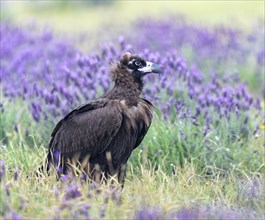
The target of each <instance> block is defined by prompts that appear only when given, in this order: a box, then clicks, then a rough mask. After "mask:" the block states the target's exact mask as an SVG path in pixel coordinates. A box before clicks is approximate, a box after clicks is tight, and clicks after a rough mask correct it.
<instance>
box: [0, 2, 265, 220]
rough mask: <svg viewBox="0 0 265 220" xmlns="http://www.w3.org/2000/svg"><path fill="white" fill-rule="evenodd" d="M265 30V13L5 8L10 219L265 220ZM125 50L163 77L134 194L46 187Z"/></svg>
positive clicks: (89, 186)
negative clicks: (64, 140)
mask: <svg viewBox="0 0 265 220" xmlns="http://www.w3.org/2000/svg"><path fill="white" fill-rule="evenodd" d="M103 14H104V16H103ZM253 15H255V16H253ZM263 21H264V2H263V1H254V2H253V1H242V2H239V1H231V2H228V1H216V2H211V1H166V2H165V3H163V4H162V3H161V2H159V1H154V2H147V1H143V2H142V1H126V2H121V1H113V2H111V3H108V4H106V2H104V1H103V2H100V3H95V2H93V1H88V2H84V1H83V2H81V1H80V2H77V3H74V2H71V1H69V2H64V1H58V2H56V3H48V2H45V1H40V2H39V3H32V2H26V1H25V2H17V1H10V2H9V3H6V2H4V1H3V2H1V27H0V34H1V40H0V42H1V54H0V62H1V63H0V67H1V78H0V83H1V100H0V101H1V102H0V112H1V121H0V134H1V137H0V219H13V220H19V219H138V220H144V219H176V220H184V219H196V220H197V219H265V212H264V210H265V190H264V189H265V176H264V173H265V172H264V171H265V167H264V161H265V160H264V159H265V156H264V155H265V148H264V147H265V135H264V134H265V118H264V111H265V106H264V101H265V100H264V98H265V87H264V83H265V79H264V66H265V60H264V59H265V58H264V57H265V51H264V25H263ZM126 51H130V52H132V53H136V54H139V55H140V56H142V57H144V58H145V59H146V60H149V61H152V62H155V63H158V64H159V65H160V66H161V68H162V69H163V74H161V75H160V76H148V77H146V78H145V89H144V91H143V97H145V98H146V99H148V100H150V101H151V102H152V103H153V104H154V106H155V117H154V120H153V123H152V125H151V127H150V129H149V131H148V133H147V135H146V137H145V138H144V141H143V142H142V143H141V145H140V146H139V147H138V148H137V149H136V150H134V152H133V153H132V155H131V157H130V159H129V161H128V164H127V177H126V181H125V186H124V188H123V189H122V190H121V188H120V186H119V184H118V183H117V184H114V185H113V184H110V182H108V183H106V184H103V185H101V186H97V185H96V184H94V183H91V182H87V180H85V179H83V178H82V177H81V176H72V175H70V174H69V175H62V176H61V177H60V179H59V180H58V179H56V177H55V175H47V173H43V174H40V175H39V176H36V175H35V172H37V171H38V168H39V167H40V166H41V164H42V163H43V161H44V160H45V156H46V153H47V147H48V143H49V140H50V134H51V131H52V129H53V127H54V126H55V124H56V123H57V122H58V120H60V118H62V117H63V116H64V115H66V114H67V112H69V111H71V110H72V109H73V108H75V107H77V106H78V105H80V104H83V103H86V102H87V101H88V100H92V99H95V98H96V97H99V96H100V95H101V94H102V93H103V92H104V91H106V90H107V89H108V88H109V87H111V86H112V83H111V82H110V79H109V75H108V71H109V69H110V65H111V63H113V62H116V61H117V60H119V58H120V57H121V56H122V54H123V53H124V52H126Z"/></svg>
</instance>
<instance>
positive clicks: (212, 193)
mask: <svg viewBox="0 0 265 220" xmlns="http://www.w3.org/2000/svg"><path fill="white" fill-rule="evenodd" d="M26 152H27V153H29V152H30V153H31V155H34V156H36V157H37V158H38V154H37V153H36V152H35V151H33V150H29V151H28V150H27V151H26ZM28 159H29V160H28V162H29V163H30V165H29V167H31V168H33V167H36V166H38V161H36V160H31V158H28ZM21 163H22V162H21ZM184 167H185V168H184V169H182V170H179V169H178V170H177V172H176V174H171V175H168V174H166V173H164V172H163V170H162V169H161V168H160V167H157V168H156V169H154V168H152V167H147V166H146V167H145V166H140V167H139V170H136V169H135V167H134V166H132V164H129V169H128V177H127V180H126V183H125V188H124V189H123V192H122V195H121V198H120V200H119V199H118V200H117V199H112V197H114V196H115V194H113V188H110V187H109V185H102V186H101V187H100V188H98V189H97V190H95V189H93V187H88V184H87V183H83V182H81V181H80V180H77V181H72V182H71V181H67V182H63V181H56V180H55V178H54V177H53V176H46V175H45V176H43V177H42V178H36V177H34V176H28V175H27V169H26V168H22V169H19V177H18V180H14V178H13V173H14V171H13V170H14V169H13V166H12V165H11V164H7V165H6V168H7V170H8V172H7V173H6V175H7V176H6V178H5V179H4V180H3V182H2V183H1V197H0V198H1V199H0V202H1V204H2V205H1V209H0V215H3V214H4V213H11V212H14V213H17V214H19V215H20V216H23V218H25V219H27V218H32V217H34V218H41V219H54V218H57V219H58V218H84V216H83V215H82V213H80V210H82V207H83V206H84V205H89V206H90V209H89V215H90V216H91V218H93V219H94V218H97V219H100V212H102V209H103V208H104V209H105V211H104V212H105V215H106V219H132V218H133V217H134V215H135V212H136V210H140V209H141V208H142V207H159V208H161V209H162V212H163V213H165V216H166V215H168V213H172V212H176V211H177V210H179V209H181V208H182V207H194V206H195V205H200V206H202V207H203V206H206V205H212V206H221V207H223V208H226V209H231V207H234V209H246V210H247V209H251V210H254V211H255V212H256V215H257V216H261V215H262V214H263V210H264V205H265V203H264V200H263V197H264V191H262V188H261V189H256V190H261V192H259V194H258V195H257V196H256V197H255V198H248V197H246V195H245V191H244V190H246V189H244V186H245V185H243V184H250V185H251V183H252V179H253V178H254V177H255V174H252V175H246V176H244V178H241V179H238V178H236V177H235V176H234V175H233V173H229V174H228V175H227V177H226V178H221V177H220V176H221V174H222V171H220V170H216V171H215V177H214V178H210V179H205V176H204V175H203V174H200V173H197V172H196V169H195V167H194V166H193V165H192V164H189V163H187V162H185V164H184ZM258 181H260V182H259V184H263V183H264V180H263V178H259V179H258ZM71 184H73V185H77V186H78V190H79V191H80V193H81V194H82V195H81V196H80V197H77V198H75V199H70V200H67V201H66V200H65V195H66V193H67V189H68V187H69V185H71ZM5 186H9V189H8V191H9V192H8V193H7V190H6V188H5ZM242 189H243V191H242ZM240 190H241V191H240ZM88 195H89V196H88ZM106 200H107V201H106ZM7 210H8V211H7ZM6 217H7V218H8V216H6Z"/></svg>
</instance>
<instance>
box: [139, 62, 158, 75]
mask: <svg viewBox="0 0 265 220" xmlns="http://www.w3.org/2000/svg"><path fill="white" fill-rule="evenodd" d="M138 70H139V71H141V72H142V73H161V69H160V67H159V66H158V65H157V64H155V63H151V62H148V61H147V62H146V66H145V67H143V68H140V69H138Z"/></svg>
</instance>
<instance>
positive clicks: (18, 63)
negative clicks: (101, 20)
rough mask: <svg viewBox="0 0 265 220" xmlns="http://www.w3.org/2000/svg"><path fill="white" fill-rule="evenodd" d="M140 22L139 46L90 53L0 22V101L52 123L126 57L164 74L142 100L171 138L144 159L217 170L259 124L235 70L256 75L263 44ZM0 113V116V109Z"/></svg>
mask: <svg viewBox="0 0 265 220" xmlns="http://www.w3.org/2000/svg"><path fill="white" fill-rule="evenodd" d="M146 22H147V23H145V22H142V21H141V25H139V23H136V24H135V26H134V28H135V30H138V32H139V31H141V32H142V33H143V38H141V39H140V40H137V41H135V40H134V38H133V35H131V37H129V36H128V34H127V35H126V33H124V36H127V40H126V37H119V39H118V42H117V43H114V44H110V45H108V46H103V47H102V48H101V49H100V50H98V51H96V52H93V53H92V52H91V53H89V54H84V53H82V52H81V51H78V50H77V49H75V48H74V46H72V45H71V44H69V43H66V42H67V41H66V40H65V39H63V40H62V39H60V38H57V37H55V36H54V35H53V34H52V32H51V31H47V30H44V31H41V32H40V31H39V30H38V29H37V28H36V27H34V26H31V27H26V28H19V27H16V26H14V25H12V24H10V23H3V24H2V25H1V30H0V32H1V45H3V47H2V48H1V50H2V51H3V53H1V57H0V59H1V64H0V65H1V79H0V80H1V84H2V85H3V86H2V90H3V95H4V97H5V99H9V100H10V101H12V100H15V99H23V100H25V103H27V105H28V108H29V110H30V111H31V114H32V117H33V119H34V120H35V122H37V123H43V122H44V121H46V122H48V123H49V124H50V125H51V124H54V123H55V122H56V120H57V119H58V118H59V117H62V116H64V115H65V114H67V113H68V112H69V111H70V110H71V109H73V108H74V107H76V106H77V105H79V104H81V103H85V102H86V101H88V100H91V99H93V98H95V97H96V96H98V95H100V94H102V93H103V92H104V91H106V90H107V89H108V88H109V87H110V86H111V83H110V79H109V75H108V71H109V66H110V64H111V63H113V62H115V61H116V60H118V59H119V56H120V55H121V54H123V53H124V52H125V51H128V50H129V51H131V52H134V53H137V54H139V55H140V56H142V57H145V58H146V59H147V60H150V61H153V62H155V63H158V64H160V65H161V66H162V68H163V74H162V75H161V76H160V77H159V78H158V77H157V78H155V77H152V76H148V77H149V79H148V82H147V83H146V87H145V90H144V93H143V96H144V97H145V98H147V99H149V100H150V101H152V103H154V105H155V107H156V109H157V114H158V115H161V118H162V119H164V121H165V122H167V123H170V124H171V126H172V128H173V130H174V135H172V138H170V140H171V141H170V142H167V143H166V144H164V143H162V144H160V143H159V138H160V137H158V136H155V138H154V139H152V140H150V141H149V143H147V145H150V144H152V145H154V146H156V147H152V148H151V149H149V157H150V158H153V155H155V152H158V151H159V152H163V155H160V157H156V158H155V159H154V162H158V163H159V162H161V160H162V158H163V157H164V156H165V155H166V152H169V155H172V157H171V156H169V160H168V161H169V162H168V163H169V164H170V163H173V162H174V161H176V158H178V159H179V161H180V164H181V165H183V161H184V158H187V159H188V160H191V158H192V157H198V159H199V160H200V161H206V164H204V165H211V164H213V163H215V162H216V160H218V161H219V162H220V163H219V164H218V166H219V167H222V168H225V169H226V168H229V166H230V165H231V162H232V161H233V162H234V158H231V157H233V156H232V155H234V152H238V150H239V149H240V147H241V145H242V141H243V143H246V142H247V141H248V140H249V138H251V137H252V135H253V133H255V132H257V130H258V129H257V128H258V127H259V125H260V124H259V123H261V121H260V118H259V115H260V114H261V101H260V99H259V98H257V97H255V96H254V95H253V94H251V93H250V92H249V90H248V88H247V85H246V84H245V83H244V82H242V81H241V80H240V77H241V73H240V70H241V68H238V71H235V70H234V66H236V67H240V66H242V65H243V66H245V65H244V64H245V63H249V62H250V60H251V59H252V58H253V57H256V58H257V59H256V60H255V63H254V67H253V68H254V69H255V71H256V74H257V76H258V77H260V76H261V67H262V66H264V62H263V55H262V54H264V53H263V52H262V51H261V50H260V49H259V47H258V46H257V45H261V44H262V43H263V42H264V38H263V36H264V33H260V32H257V30H259V29H258V28H257V30H256V29H255V33H257V34H256V35H253V33H252V34H244V33H243V32H242V31H241V30H238V29H232V28H224V27H216V28H213V29H206V28H203V27H199V28H198V27H196V26H192V25H190V24H188V23H187V22H186V21H185V20H183V19H179V21H178V22H175V23H172V22H169V21H160V22H153V21H146ZM147 25H148V27H149V28H148V33H146V30H147V29H146V28H145V27H146V26H147ZM136 32H137V31H136ZM150 33H151V34H150ZM163 33H166V34H163ZM137 39H138V38H137ZM262 39H263V40H262ZM154 50H155V51H156V52H154ZM187 51H190V52H189V53H188V52H187ZM184 57H185V58H184ZM209 61H210V64H209ZM209 65H210V66H211V68H210V69H209V68H208V67H209ZM229 67H231V68H229ZM17 79H21V80H17ZM258 79H259V78H258ZM257 81H262V80H257ZM1 108H2V111H5V106H4V104H3V103H2V104H1ZM18 127H19V125H18V124H16V126H14V129H15V130H16V131H18ZM167 127H168V126H167ZM25 133H27V132H25ZM46 136H48V135H47V134H46ZM239 142H241V143H240V144H238V145H236V143H239ZM213 152H216V154H215V153H213ZM199 155H200V156H199ZM210 155H211V156H210ZM209 156H210V157H209ZM209 158H213V159H212V160H209ZM224 158H226V160H224ZM211 161H213V162H211ZM224 161H227V163H225V164H224ZM248 161H250V160H248ZM203 163H205V162H203ZM233 166H237V163H236V164H235V165H234V164H233Z"/></svg>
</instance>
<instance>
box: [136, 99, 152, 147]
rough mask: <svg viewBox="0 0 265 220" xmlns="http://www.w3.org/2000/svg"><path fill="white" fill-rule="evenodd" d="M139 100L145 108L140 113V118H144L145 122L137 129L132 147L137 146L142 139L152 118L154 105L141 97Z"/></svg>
mask: <svg viewBox="0 0 265 220" xmlns="http://www.w3.org/2000/svg"><path fill="white" fill-rule="evenodd" d="M139 101H140V104H141V105H142V106H144V108H145V114H144V115H142V118H143V119H144V121H145V123H141V128H140V129H139V130H138V134H137V137H136V142H135V145H134V148H136V147H138V146H139V144H140V143H141V142H142V140H143V139H144V136H145V135H146V133H147V131H148V129H149V127H150V125H151V122H152V119H153V108H154V106H153V105H152V103H151V102H149V101H148V100H146V99H144V98H141V99H140V100H139Z"/></svg>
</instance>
